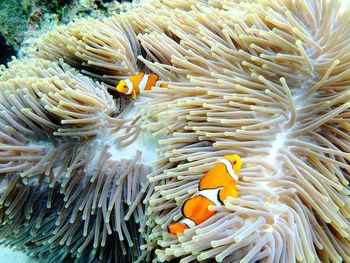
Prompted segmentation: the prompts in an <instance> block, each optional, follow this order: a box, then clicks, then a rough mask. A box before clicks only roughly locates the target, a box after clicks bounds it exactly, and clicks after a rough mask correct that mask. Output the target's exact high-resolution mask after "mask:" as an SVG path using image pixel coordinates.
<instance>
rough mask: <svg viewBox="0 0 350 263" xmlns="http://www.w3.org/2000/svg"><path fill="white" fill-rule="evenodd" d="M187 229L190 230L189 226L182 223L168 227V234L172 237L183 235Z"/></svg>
mask: <svg viewBox="0 0 350 263" xmlns="http://www.w3.org/2000/svg"><path fill="white" fill-rule="evenodd" d="M186 229H189V226H188V225H186V224H185V223H181V222H178V223H174V224H170V225H168V232H169V233H170V234H172V235H176V234H180V233H183V232H184V231H185V230H186Z"/></svg>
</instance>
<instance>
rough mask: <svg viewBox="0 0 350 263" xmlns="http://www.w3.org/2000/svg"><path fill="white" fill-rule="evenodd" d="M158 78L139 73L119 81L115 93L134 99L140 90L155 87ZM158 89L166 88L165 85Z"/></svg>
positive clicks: (153, 75) (155, 75)
mask: <svg viewBox="0 0 350 263" xmlns="http://www.w3.org/2000/svg"><path fill="white" fill-rule="evenodd" d="M158 79H159V77H158V75H157V74H154V73H151V74H149V75H148V74H145V73H144V72H139V73H137V74H136V75H135V76H132V77H130V78H128V79H124V80H121V81H119V83H118V85H117V91H118V92H120V93H123V94H126V95H131V97H132V98H133V99H136V95H137V94H139V93H140V91H142V90H150V89H151V88H152V87H153V86H157V81H158ZM159 87H162V88H167V87H168V85H167V84H160V85H159Z"/></svg>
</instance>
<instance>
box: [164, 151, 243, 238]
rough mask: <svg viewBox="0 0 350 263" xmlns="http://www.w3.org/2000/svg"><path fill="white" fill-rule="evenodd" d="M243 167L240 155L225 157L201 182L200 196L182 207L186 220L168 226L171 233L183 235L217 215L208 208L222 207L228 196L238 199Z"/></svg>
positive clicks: (199, 186) (199, 187) (189, 200)
mask: <svg viewBox="0 0 350 263" xmlns="http://www.w3.org/2000/svg"><path fill="white" fill-rule="evenodd" d="M241 166H242V161H241V158H240V157H239V156H238V155H236V154H235V155H225V156H224V158H223V159H221V160H220V161H219V162H218V163H217V164H216V165H215V167H214V168H213V169H211V170H210V171H208V172H207V173H206V174H205V175H204V176H203V177H202V179H201V180H200V181H199V184H198V190H199V192H198V194H197V195H196V196H194V197H192V198H190V199H188V200H186V201H185V203H184V204H183V206H182V209H181V212H182V215H183V217H184V219H182V220H181V221H180V222H177V223H173V224H170V225H168V231H169V233H170V234H178V233H183V232H184V231H185V230H186V229H189V228H192V227H194V226H196V225H199V224H200V223H202V222H204V221H205V220H207V219H208V218H210V217H211V216H213V215H214V214H215V213H216V212H215V211H209V210H208V206H210V205H215V206H222V205H223V204H224V201H225V200H226V198H227V197H228V196H232V197H237V196H238V192H237V189H236V185H237V182H238V175H239V172H240V170H241Z"/></svg>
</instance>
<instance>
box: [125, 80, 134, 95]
mask: <svg viewBox="0 0 350 263" xmlns="http://www.w3.org/2000/svg"><path fill="white" fill-rule="evenodd" d="M124 81H125V83H126V86H127V87H128V91H127V92H126V93H125V94H127V95H130V94H131V92H132V90H133V88H134V84H132V82H131V80H130V79H125V80H124Z"/></svg>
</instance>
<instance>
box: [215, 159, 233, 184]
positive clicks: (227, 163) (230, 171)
mask: <svg viewBox="0 0 350 263" xmlns="http://www.w3.org/2000/svg"><path fill="white" fill-rule="evenodd" d="M219 162H220V163H223V164H224V165H225V167H226V170H227V172H228V174H229V175H230V176H231V177H232V179H233V180H235V181H238V177H237V175H236V173H235V171H234V170H233V166H232V163H231V162H230V161H229V160H227V159H221V160H220V161H219Z"/></svg>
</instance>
